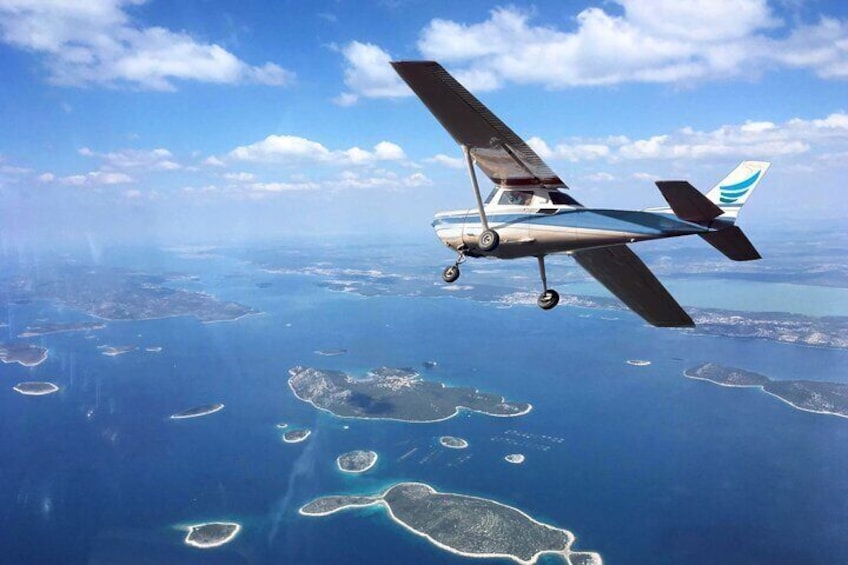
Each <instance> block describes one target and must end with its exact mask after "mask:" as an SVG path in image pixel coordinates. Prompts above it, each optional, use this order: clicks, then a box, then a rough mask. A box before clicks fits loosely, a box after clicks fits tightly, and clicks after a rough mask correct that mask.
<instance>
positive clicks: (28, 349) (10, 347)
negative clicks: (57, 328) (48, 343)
mask: <svg viewBox="0 0 848 565" xmlns="http://www.w3.org/2000/svg"><path fill="white" fill-rule="evenodd" d="M45 359H47V349H46V348H44V347H41V346H40V345H32V344H31V343H0V361H3V362H4V363H19V364H21V365H23V366H24V367H35V366H36V365H40V364H41V363H43V362H44V360H45Z"/></svg>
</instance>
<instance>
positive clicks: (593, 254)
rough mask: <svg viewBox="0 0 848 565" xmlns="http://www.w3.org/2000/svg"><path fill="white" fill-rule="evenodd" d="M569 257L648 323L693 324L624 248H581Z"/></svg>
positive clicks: (616, 246)
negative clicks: (572, 256) (572, 257)
mask: <svg viewBox="0 0 848 565" xmlns="http://www.w3.org/2000/svg"><path fill="white" fill-rule="evenodd" d="M573 255H574V258H575V259H576V260H577V262H578V263H579V264H580V266H581V267H583V268H584V269H586V270H587V271H589V274H590V275H592V276H593V277H595V278H596V279H598V282H600V283H601V284H602V285H604V286H605V287H607V290H609V291H610V292H611V293H613V294H614V295H616V296H617V297H618V298H619V300H621V301H622V302H624V303H625V304H626V305H627V306H629V307H630V308H631V309H632V310H633V311H634V312H636V313H637V314H639V315H640V316H642V318H644V319H645V320H646V321H648V322H649V323H651V324H653V325H655V326H660V327H691V326H694V325H695V323H694V322H693V321H692V318H690V317H689V314H687V313H686V312H684V310H683V308H681V307H680V304H678V303H677V301H676V300H675V299H674V298H673V297H672V296H671V295H670V294H669V293H668V291H667V290H666V289H665V287H664V286H663V285H662V283H661V282H660V281H658V280H657V277H655V276H654V274H653V273H652V272H651V271H650V269H648V267H647V266H645V263H643V262H642V260H641V259H639V257H638V256H636V254H635V253H633V251H631V250H630V248H629V247H627V246H626V245H615V246H611V247H597V248H593V249H584V250H582V251H576V252H574V254H573Z"/></svg>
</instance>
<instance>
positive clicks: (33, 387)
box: [12, 381, 59, 396]
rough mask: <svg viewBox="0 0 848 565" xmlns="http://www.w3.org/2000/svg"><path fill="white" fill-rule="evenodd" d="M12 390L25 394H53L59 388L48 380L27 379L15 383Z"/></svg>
mask: <svg viewBox="0 0 848 565" xmlns="http://www.w3.org/2000/svg"><path fill="white" fill-rule="evenodd" d="M12 390H14V391H17V392H19V393H21V394H25V395H27V396H44V395H45V394H53V393H54V392H56V391H58V390H59V387H58V386H56V385H54V384H53V383H48V382H38V381H28V382H25V383H18V384H16V385H15V386H13V387H12Z"/></svg>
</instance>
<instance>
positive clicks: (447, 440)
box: [439, 436, 468, 449]
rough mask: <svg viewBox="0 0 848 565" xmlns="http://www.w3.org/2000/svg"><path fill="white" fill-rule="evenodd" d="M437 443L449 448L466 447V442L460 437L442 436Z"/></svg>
mask: <svg viewBox="0 0 848 565" xmlns="http://www.w3.org/2000/svg"><path fill="white" fill-rule="evenodd" d="M439 443H441V444H442V445H443V446H445V447H449V448H450V449H465V448H466V447H468V442H467V441H466V440H464V439H462V438H461V437H455V436H442V437H440V438H439Z"/></svg>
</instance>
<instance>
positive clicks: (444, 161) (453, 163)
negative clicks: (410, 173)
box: [425, 153, 465, 169]
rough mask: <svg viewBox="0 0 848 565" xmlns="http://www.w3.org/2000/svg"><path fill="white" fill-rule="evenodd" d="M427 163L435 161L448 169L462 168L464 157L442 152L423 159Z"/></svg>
mask: <svg viewBox="0 0 848 565" xmlns="http://www.w3.org/2000/svg"><path fill="white" fill-rule="evenodd" d="M425 160H426V161H427V162H428V163H436V164H439V165H442V166H443V167H448V168H450V169H462V168H464V167H465V159H462V158H461V157H449V156H447V155H445V154H443V153H439V154H438V155H434V156H433V157H430V158H429V159H425Z"/></svg>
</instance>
